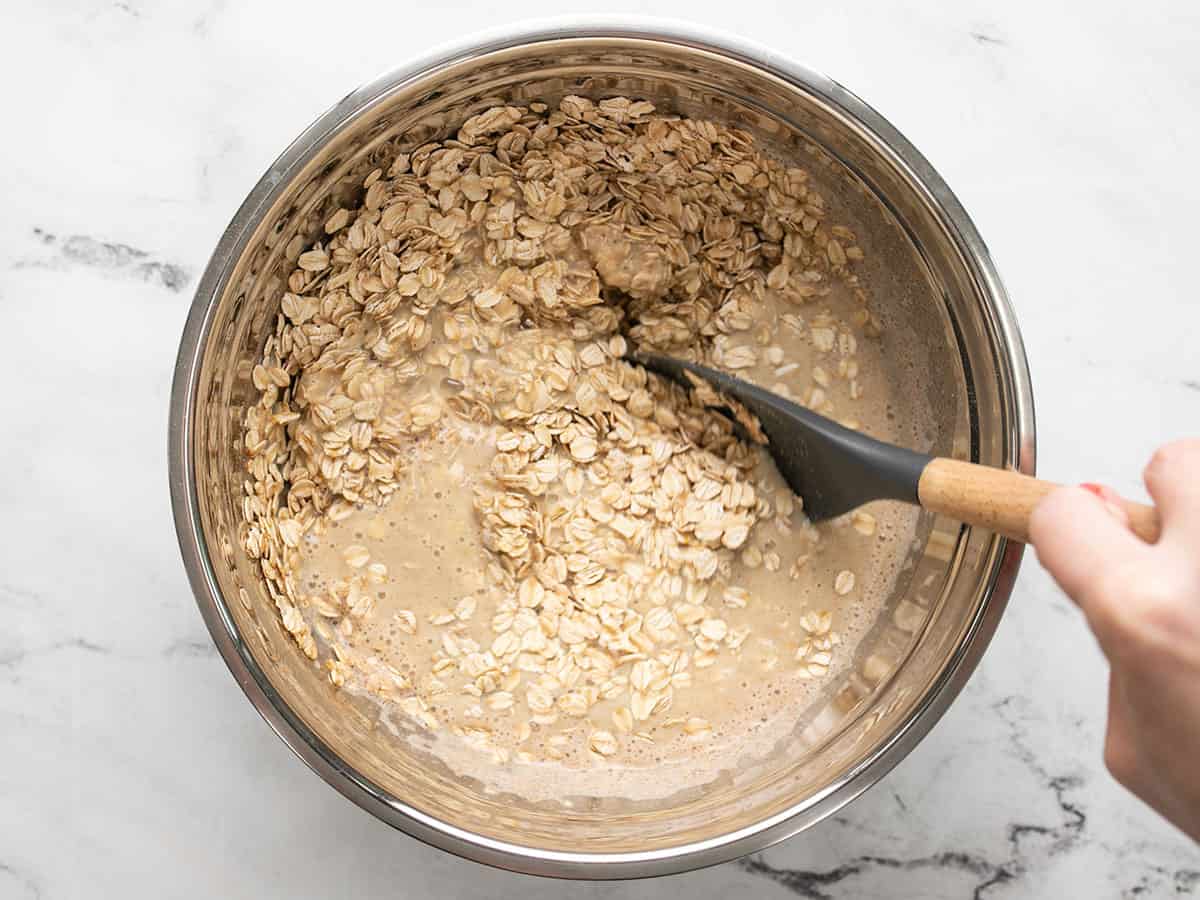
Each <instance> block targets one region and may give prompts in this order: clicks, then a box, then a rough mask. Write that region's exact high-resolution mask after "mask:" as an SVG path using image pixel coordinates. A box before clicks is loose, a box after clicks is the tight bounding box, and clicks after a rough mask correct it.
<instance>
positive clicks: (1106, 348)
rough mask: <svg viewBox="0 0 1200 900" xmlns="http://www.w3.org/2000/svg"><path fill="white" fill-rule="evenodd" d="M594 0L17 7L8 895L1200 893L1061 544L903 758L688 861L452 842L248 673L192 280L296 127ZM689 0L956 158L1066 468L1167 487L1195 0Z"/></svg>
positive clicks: (7, 66) (8, 466)
mask: <svg viewBox="0 0 1200 900" xmlns="http://www.w3.org/2000/svg"><path fill="white" fill-rule="evenodd" d="M587 9H588V6H587V5H586V4H583V3H578V2H574V0H565V2H560V3H557V4H549V3H545V2H540V0H538V2H518V3H514V4H507V5H504V6H498V5H491V4H483V3H471V2H464V0H444V2H441V3H438V4H433V5H429V6H427V7H414V6H412V5H397V4H389V3H383V2H380V0H370V2H365V0H364V2H358V0H345V2H342V3H339V4H333V5H331V4H318V3H315V2H293V3H286V4H285V3H271V2H266V0H254V2H238V3H230V2H225V0H206V2H174V3H159V2H151V0H124V2H117V3H112V2H107V0H61V2H58V3H54V4H26V5H22V6H20V7H19V8H17V9H15V10H14V11H12V12H10V13H6V20H7V21H6V24H5V27H4V29H3V36H2V37H0V41H2V42H3V44H2V46H3V50H4V52H3V53H0V74H2V75H3V76H4V83H5V84H6V85H7V86H8V90H7V91H6V101H7V102H6V114H7V119H8V123H9V128H8V129H6V132H7V134H6V138H5V140H4V141H3V142H0V197H2V198H3V199H4V201H5V207H6V208H5V213H6V214H5V215H4V216H2V217H0V235H2V237H3V240H0V310H2V313H3V318H2V319H0V321H2V322H3V325H4V329H3V334H4V337H5V338H6V340H5V342H4V350H3V352H2V353H0V383H3V385H4V386H5V390H4V391H2V392H0V422H3V423H4V424H3V428H2V429H0V431H2V434H3V440H0V473H2V474H0V507H2V508H3V509H4V510H5V517H4V523H3V525H0V622H2V623H3V624H2V625H0V898H3V900H9V898H13V900H26V898H39V900H58V898H76V897H114V896H125V897H133V898H142V897H145V898H162V897H203V896H219V897H224V898H261V897H274V896H279V897H331V896H332V897H341V896H355V897H364V898H366V897H389V898H390V897H425V896H439V897H455V898H458V897H462V898H480V900H483V898H488V900H493V898H510V897H511V898H518V897H519V898H522V900H525V898H529V900H537V898H550V897H563V896H572V897H585V898H587V897H594V898H640V897H645V898H655V897H667V896H671V895H676V894H680V893H682V892H686V893H687V894H688V895H691V896H696V897H704V898H709V897H711V898H717V897H728V896H736V895H750V896H761V897H780V898H786V897H799V898H810V900H843V898H845V900H849V898H854V900H864V898H891V897H922V898H987V900H997V898H1032V897H1053V898H1057V897H1125V898H1134V897H1155V898H1157V897H1187V896H1200V850H1198V849H1197V848H1196V847H1195V845H1193V844H1191V843H1190V842H1188V841H1186V840H1185V839H1184V838H1183V837H1181V836H1180V835H1179V834H1178V833H1177V832H1175V831H1174V830H1173V829H1171V828H1170V827H1169V826H1167V825H1165V824H1163V823H1162V822H1161V821H1159V820H1158V819H1157V818H1156V817H1155V816H1154V815H1153V814H1152V813H1150V812H1149V811H1148V810H1147V809H1145V808H1144V807H1143V806H1142V805H1141V804H1140V803H1139V802H1138V801H1136V800H1135V799H1133V798H1132V797H1131V796H1129V795H1128V794H1126V793H1125V792H1124V791H1123V790H1122V789H1120V788H1119V787H1118V786H1116V785H1115V784H1114V783H1113V782H1112V780H1111V779H1110V778H1109V777H1108V775H1107V774H1106V773H1105V771H1104V768H1103V765H1102V764H1101V761H1100V747H1101V742H1102V737H1103V729H1104V718H1103V716H1104V697H1105V690H1106V670H1105V667H1104V664H1103V660H1102V658H1101V656H1100V655H1099V653H1098V651H1097V650H1096V647H1095V643H1094V641H1093V640H1092V639H1091V637H1090V636H1089V635H1088V634H1087V632H1086V631H1085V630H1084V628H1083V626H1082V623H1081V622H1080V620H1079V617H1078V615H1077V614H1076V612H1075V610H1074V608H1073V607H1072V606H1071V605H1070V603H1069V602H1068V601H1066V600H1065V599H1064V598H1063V597H1062V596H1061V595H1060V594H1059V593H1058V592H1057V591H1056V589H1055V588H1054V586H1053V584H1052V583H1051V582H1050V581H1049V579H1048V578H1047V577H1046V575H1045V574H1044V573H1042V572H1041V571H1040V570H1039V569H1038V568H1037V566H1036V562H1035V561H1034V560H1033V559H1032V557H1030V558H1029V559H1028V560H1027V562H1026V567H1025V569H1024V570H1023V572H1022V574H1021V577H1020V579H1019V581H1018V584H1017V588H1016V591H1015V593H1014V596H1013V600H1012V603H1011V605H1010V611H1009V613H1008V615H1007V616H1006V618H1005V620H1004V622H1003V623H1002V625H1001V627H1000V630H999V633H998V634H997V636H996V639H995V641H994V642H993V644H992V646H991V648H990V650H989V651H988V653H987V656H986V657H985V659H984V661H983V663H982V665H981V666H980V668H979V670H978V672H977V673H976V675H975V677H974V678H973V679H972V681H971V682H970V684H969V685H968V687H967V689H966V690H965V692H964V693H963V695H962V697H961V698H960V700H959V701H958V702H957V703H956V704H955V705H954V707H953V708H952V709H951V710H950V712H949V713H948V714H947V715H946V717H945V718H944V720H943V721H942V722H941V724H939V725H938V726H937V727H936V728H935V729H934V731H933V732H932V734H931V735H930V736H929V737H928V738H927V739H926V740H925V741H924V742H923V743H922V744H921V745H920V746H919V747H918V748H917V750H916V751H915V752H913V753H912V755H911V756H910V757H909V758H908V759H906V760H905V761H904V762H903V763H902V764H901V765H900V766H899V767H898V768H897V769H896V770H895V771H894V772H893V773H892V774H891V775H889V776H888V777H887V778H885V779H884V780H883V781H882V782H881V783H880V784H879V785H878V786H877V787H875V788H874V789H872V790H871V791H869V792H868V793H867V794H866V795H864V796H863V797H862V798H861V799H859V800H858V801H857V802H855V803H854V804H852V805H851V806H850V807H848V808H847V809H845V810H844V811H843V812H842V813H841V814H840V815H838V816H836V817H835V818H833V819H831V820H829V821H827V822H826V823H824V824H822V825H821V826H819V827H817V828H814V829H812V830H810V831H809V832H806V833H805V834H803V835H801V836H799V837H797V838H795V839H793V840H790V841H787V842H785V843H783V844H781V845H779V846H777V847H775V848H773V849H771V850H770V851H768V852H766V853H763V854H760V855H758V856H756V857H753V858H750V859H745V860H742V861H740V862H737V863H731V864H728V865H725V866H722V867H719V868H716V869H713V870H710V871H705V872H699V873H692V874H688V875H682V876H677V877H675V878H671V879H662V880H658V881H646V882H624V883H613V884H566V883H562V882H550V881H539V880H537V879H532V878H528V877H524V876H517V875H511V874H507V873H502V872H497V871H493V870H489V869H485V868H483V867H481V866H478V865H474V864H471V863H467V862H463V861H460V860H457V859H454V858H452V857H450V856H447V855H446V854H443V853H441V852H438V851H435V850H431V849H429V848H427V847H424V846H422V845H421V844H419V843H417V842H415V841H413V840H410V839H408V838H406V837H404V836H403V835H400V834H399V833H396V832H393V831H392V830H390V829H388V828H386V827H385V826H383V825H381V824H380V823H378V822H376V821H375V820H374V819H372V818H371V817H369V816H368V815H366V814H365V813H362V812H360V811H359V810H358V809H357V808H355V807H353V806H352V805H350V804H349V803H348V802H347V801H345V800H343V799H342V798H341V797H340V796H338V795H337V794H336V793H335V792H334V791H332V790H331V789H330V788H328V787H326V786H325V785H324V784H323V783H322V782H321V781H320V780H319V779H317V778H316V777H315V776H313V775H311V774H310V773H309V772H308V771H307V770H306V769H305V768H304V767H303V766H302V765H301V764H300V763H299V762H298V761H297V760H295V759H294V758H293V757H292V756H291V755H290V754H289V752H288V751H287V750H286V749H285V748H284V746H283V745H282V744H281V743H280V742H279V741H278V740H277V739H276V738H275V737H274V736H273V735H272V734H271V733H270V731H269V729H268V728H267V727H266V726H265V725H264V724H263V723H262V722H261V721H260V720H259V719H258V717H257V715H256V714H255V713H254V712H253V711H252V710H251V708H250V707H249V705H248V704H247V703H246V702H245V700H244V698H243V697H242V695H241V693H240V691H239V690H238V688H237V686H236V685H235V684H234V682H233V680H232V679H231V678H230V677H229V675H228V673H227V671H226V670H225V668H224V665H223V664H222V663H221V661H220V660H219V658H217V656H216V654H215V653H214V651H213V650H212V647H211V644H210V643H209V640H208V636H207V634H206V633H205V631H204V628H203V626H202V624H201V622H200V618H199V615H198V614H197V612H196V610H195V608H194V605H193V602H192V598H191V594H190V592H189V589H188V587H187V584H186V582H185V579H184V575H183V571H182V566H181V565H180V562H179V559H178V552H177V550H176V546H175V540H174V534H173V531H172V526H171V519H170V509H169V503H168V498H167V480H166V471H165V435H166V410H167V396H168V393H169V385H170V375H171V370H172V365H173V362H174V356H175V349H176V342H177V339H178V335H179V332H180V330H181V328H182V324H183V320H184V317H185V315H186V310H187V307H188V304H189V302H190V291H191V288H192V286H193V284H194V279H195V278H196V276H197V275H198V273H199V272H200V271H201V270H202V269H203V266H204V264H205V261H206V259H207V256H208V253H209V252H210V250H211V248H212V247H213V245H214V244H215V242H216V240H217V238H218V237H219V235H220V233H221V230H222V229H223V228H224V226H225V224H226V222H227V221H228V219H229V217H230V216H231V215H232V213H233V211H234V209H236V207H237V205H238V204H239V203H240V202H241V199H242V198H243V196H244V195H245V193H246V191H247V190H248V189H249V188H250V186H251V185H252V184H253V183H254V181H255V180H256V179H257V178H258V176H259V175H260V174H261V172H262V171H263V170H264V169H265V168H266V166H267V164H268V163H269V162H270V161H271V159H272V158H273V157H274V156H275V154H276V153H277V152H278V151H279V150H280V149H281V148H282V147H283V146H285V145H286V143H287V142H288V141H289V140H291V138H292V137H294V136H295V134H296V133H298V132H299V130H300V129H301V128H302V127H303V126H304V125H306V124H307V123H308V122H309V121H310V120H311V119H312V118H313V117H314V116H315V115H316V114H317V113H319V112H320V111H321V110H322V109H323V108H325V107H326V106H328V105H330V104H331V103H333V102H334V101H336V100H337V99H338V98H339V97H341V96H342V95H343V94H344V93H345V92H346V91H347V90H349V89H350V88H351V87H352V86H354V85H355V84H357V83H359V82H361V81H362V80H364V79H366V78H368V77H370V76H371V75H373V74H374V73H376V72H378V71H380V70H382V69H384V68H387V67H389V66H391V65H394V64H398V63H400V62H403V61H404V60H405V59H407V58H409V57H410V56H411V55H412V54H414V53H416V52H419V51H421V50H424V49H425V48H426V47H428V46H429V45H430V44H432V43H436V42H439V41H443V40H447V39H450V38H454V37H458V36H459V35H460V33H461V32H462V30H463V29H464V27H468V26H469V27H470V28H474V27H487V26H493V25H497V24H501V23H503V22H504V21H507V20H511V19H514V18H519V17H527V16H536V15H544V14H547V13H567V12H585V11H587ZM606 11H608V12H618V13H619V12H621V11H630V12H642V11H645V7H644V5H642V4H637V3H633V2H629V0H614V2H610V3H608V4H607V5H606ZM655 11H656V12H658V13H660V14H663V15H673V16H677V17H682V18H690V19H693V20H697V21H699V22H702V23H704V24H708V25H711V26H716V27H719V28H729V29H731V30H733V31H737V32H739V33H742V34H744V35H746V36H748V37H751V38H754V39H757V40H759V41H761V42H764V43H767V44H769V45H771V46H773V47H775V48H777V49H779V50H781V51H784V52H787V53H789V54H791V55H793V56H795V57H796V58H798V59H801V60H803V61H805V62H807V63H808V64H810V65H812V66H814V67H816V68H820V69H823V70H825V71H827V72H830V73H831V74H833V75H834V76H835V77H837V78H838V79H839V80H841V81H843V82H844V83H845V84H847V85H849V86H850V87H851V88H852V89H854V90H855V91H856V92H858V93H859V94H860V95H862V96H863V97H865V98H866V99H867V100H868V102H870V103H872V104H873V105H875V106H876V107H877V108H879V109H880V110H881V111H882V112H883V113H884V114H885V115H887V116H888V117H889V118H890V119H891V120H892V121H893V122H894V123H895V124H896V125H897V126H898V127H899V128H900V129H901V130H902V131H904V132H905V133H906V134H907V135H908V136H909V138H910V139H912V140H913V141H914V143H916V144H917V146H918V147H920V148H921V149H922V150H923V151H924V152H925V153H926V154H927V155H928V156H929V157H930V159H931V160H932V161H933V162H934V164H935V165H936V166H937V167H938V168H939V169H940V170H941V172H942V174H943V175H944V176H945V177H946V179H947V180H948V181H949V183H950V184H951V185H952V186H953V187H954V189H955V191H956V192H957V193H958V194H959V197H960V198H961V199H962V200H963V202H964V203H965V205H966V206H967V208H968V209H969V210H970V211H971V213H972V215H973V216H974V218H975V219H976V222H977V224H978V225H979V228H980V230H981V231H982V233H983V235H984V237H985V239H986V240H987V241H988V242H989V245H990V247H991V249H992V251H993V253H994V254H995V256H996V258H997V261H998V264H999V266H1000V269H1001V272H1002V274H1003V275H1004V277H1005V279H1006V282H1007V284H1008V287H1009V290H1010V291H1011V293H1012V295H1013V297H1014V301H1015V304H1016V306H1017V311H1018V315H1019V317H1020V322H1021V325H1022V328H1023V331H1024V335H1025V339H1026V342H1027V346H1028V350H1029V355H1030V360H1031V366H1032V370H1033V376H1034V385H1035V392H1036V397H1037V403H1038V414H1039V423H1038V424H1039V436H1040V442H1041V447H1040V454H1039V455H1040V469H1041V471H1042V473H1044V474H1045V475H1047V476H1049V477H1057V478H1062V479H1066V480H1072V479H1080V478H1083V477H1085V476H1086V477H1087V478H1088V479H1090V480H1099V481H1106V482H1108V483H1110V484H1113V485H1114V486H1115V487H1117V488H1118V489H1120V490H1123V491H1126V492H1128V493H1131V494H1135V495H1136V494H1138V493H1139V491H1140V488H1139V472H1140V469H1141V465H1142V463H1143V462H1144V460H1145V459H1146V458H1147V456H1148V455H1149V453H1150V451H1151V450H1152V449H1153V447H1154V446H1155V445H1157V444H1158V443H1161V442H1162V441H1164V440H1166V439H1168V438H1170V437H1172V436H1177V435H1181V434H1184V433H1187V432H1190V433H1192V434H1195V433H1196V431H1197V423H1200V352H1197V350H1196V346H1195V340H1196V335H1197V334H1198V333H1200V304H1198V303H1197V298H1196V291H1195V287H1194V275H1193V271H1194V259H1195V256H1196V253H1195V250H1194V243H1195V219H1194V211H1195V209H1197V208H1198V207H1200V182H1197V181H1196V179H1195V178H1194V177H1192V176H1191V175H1190V172H1191V170H1192V168H1193V166H1194V164H1193V162H1192V157H1193V155H1194V153H1195V147H1196V146H1197V145H1200V114H1198V113H1197V110H1198V109H1200V54H1197V53H1196V52H1195V48H1196V47H1197V46H1200V11H1198V10H1197V7H1196V6H1195V5H1194V4H1188V3H1184V2H1182V0H1181V2H1170V0H1145V2H1142V3H1139V4H1136V5H1135V6H1129V5H1127V4H1121V3H1117V2H1114V0H1101V2H1097V3H1092V4H1087V5H1086V6H1085V5H1083V4H1078V3H1055V2H1048V0H1042V2H1027V0H1020V2H1017V0H1014V2H1009V3H1004V4H1000V3H984V2H980V0H965V2H961V3H957V4H944V3H940V2H937V0H906V2H899V3H894V2H893V3H881V2H880V3H866V2H864V3H857V4H824V5H821V6H814V5H811V4H790V5H787V6H784V5H776V4H771V3H767V2H761V0H747V2H743V3H738V4H718V3H712V2H692V3H684V2H682V0H669V2H665V3H662V4H660V5H659V6H658V7H656V9H655Z"/></svg>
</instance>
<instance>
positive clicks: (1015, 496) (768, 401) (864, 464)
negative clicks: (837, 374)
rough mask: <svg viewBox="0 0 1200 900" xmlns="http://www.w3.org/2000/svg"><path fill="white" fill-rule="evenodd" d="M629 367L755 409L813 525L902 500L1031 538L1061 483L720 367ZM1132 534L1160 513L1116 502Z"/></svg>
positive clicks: (1150, 526)
mask: <svg viewBox="0 0 1200 900" xmlns="http://www.w3.org/2000/svg"><path fill="white" fill-rule="evenodd" d="M627 358H628V359H629V361H630V362H633V363H635V364H637V365H641V366H645V367H646V368H647V369H649V370H650V371H652V372H657V373H658V374H659V375H663V376H665V377H668V378H670V379H672V380H673V381H677V382H679V383H680V384H682V385H683V386H684V387H694V384H693V383H692V381H691V380H690V379H689V378H688V376H687V375H686V374H685V373H686V372H691V373H692V375H694V376H697V377H699V378H702V379H704V380H705V381H707V382H708V383H709V384H711V385H712V386H713V387H714V388H715V389H716V390H718V391H720V392H721V393H722V394H724V395H725V396H726V397H729V398H732V399H733V400H736V401H737V402H738V403H741V404H742V405H743V406H745V407H746V409H748V410H749V411H750V412H752V413H753V414H754V415H755V416H756V417H757V418H758V420H759V423H760V424H761V425H762V431H763V434H765V435H766V437H767V441H768V444H767V449H768V450H769V451H770V453H771V456H772V458H773V459H774V460H775V465H776V466H777V467H778V468H779V473H780V474H781V475H782V476H783V478H784V480H785V481H786V482H787V483H788V485H789V486H790V487H791V488H792V490H793V491H794V492H795V493H796V494H797V496H799V497H801V498H802V499H803V501H804V511H805V513H806V514H807V515H808V517H809V518H810V519H811V520H813V521H821V520H823V519H830V518H833V517H834V516H839V515H841V514H842V513H845V512H849V511H850V510H852V509H854V508H856V507H858V506H861V505H862V504H864V503H867V502H869V501H871V500H884V499H888V500H902V501H904V502H905V503H916V504H918V505H919V506H921V507H923V508H925V509H927V510H929V511H931V512H935V513H941V514H943V515H946V516H949V517H951V518H952V519H956V520H958V521H960V522H965V523H966V524H968V525H977V526H979V527H981V528H986V529H988V530H989V531H994V532H997V533H998V534H1002V535H1004V536H1005V537H1007V538H1012V539H1013V540H1016V541H1028V540H1029V516H1030V514H1031V513H1032V512H1033V508H1034V507H1035V506H1036V505H1037V503H1038V501H1039V500H1041V499H1042V497H1044V496H1045V495H1046V494H1048V493H1049V492H1050V491H1052V490H1054V488H1056V487H1058V485H1057V484H1055V483H1054V482H1051V481H1042V480H1041V479H1038V478H1031V477H1030V476H1028V475H1022V474H1021V473H1020V472H1013V471H1009V470H1007V469H996V468H992V467H990V466H981V465H977V464H975V463H968V462H961V461H959V460H956V459H946V458H944V457H933V456H927V455H925V454H923V453H916V452H914V451H912V450H906V449H905V448H903V447H896V446H894V445H892V444H887V443H884V442H883V441H879V440H876V439H875V438H872V437H869V436H867V435H865V434H860V433H859V432H857V431H854V430H853V429H850V428H846V427H844V426H842V425H839V424H838V423H837V422H834V421H833V420H832V419H828V418H826V417H825V416H822V415H818V414H817V413H815V412H813V411H812V410H811V409H806V408H805V407H803V406H800V405H799V404H797V403H794V402H793V401H791V400H789V399H787V398H786V397H781V396H780V395H778V394H773V393H771V392H770V391H766V390H763V389H762V388H760V387H756V386H755V385H752V384H750V383H749V382H746V381H742V380H741V379H740V378H734V377H733V376H731V375H726V374H725V373H723V372H718V371H717V370H716V369H712V368H709V367H708V366H702V365H699V364H697V363H692V362H686V361H684V360H680V359H675V358H674V357H670V356H662V355H659V354H656V353H642V352H631V353H629V354H628V355H627ZM1118 502H1119V503H1120V504H1121V505H1122V506H1123V507H1124V509H1125V512H1126V514H1127V515H1128V516H1129V528H1130V530H1131V531H1133V532H1134V533H1135V534H1136V535H1137V536H1138V537H1140V538H1141V539H1142V540H1144V541H1147V542H1149V543H1154V542H1155V541H1156V540H1158V534H1159V521H1158V512H1157V510H1155V508H1154V507H1153V506H1146V505H1144V504H1141V503H1134V502H1132V501H1129V500H1119V501H1118Z"/></svg>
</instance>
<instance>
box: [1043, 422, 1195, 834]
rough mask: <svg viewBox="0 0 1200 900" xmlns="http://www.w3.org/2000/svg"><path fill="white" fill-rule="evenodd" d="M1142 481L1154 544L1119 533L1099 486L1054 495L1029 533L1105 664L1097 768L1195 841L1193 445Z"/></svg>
mask: <svg viewBox="0 0 1200 900" xmlns="http://www.w3.org/2000/svg"><path fill="white" fill-rule="evenodd" d="M1144 477H1145V481H1146V488H1147V489H1148V490H1149V492H1150V495H1151V496H1152V497H1153V498H1154V502H1155V504H1156V505H1157V506H1158V510H1159V515H1160V517H1161V520H1162V536H1161V537H1160V538H1159V540H1158V542H1157V543H1156V544H1153V545H1151V544H1146V543H1143V542H1142V541H1140V540H1139V539H1138V538H1136V537H1135V536H1134V535H1133V534H1132V533H1131V532H1129V531H1128V530H1127V529H1126V528H1125V523H1126V522H1127V520H1126V519H1125V517H1124V513H1123V512H1122V511H1121V510H1120V508H1119V507H1117V506H1115V505H1114V504H1112V503H1111V502H1109V500H1108V499H1106V498H1111V497H1115V495H1114V494H1112V493H1111V492H1107V491H1106V490H1104V489H1099V490H1096V491H1094V492H1093V491H1089V490H1088V489H1085V488H1074V487H1071V488H1061V489H1059V490H1057V491H1055V492H1054V493H1052V494H1050V495H1049V496H1047V497H1046V498H1045V499H1044V500H1043V501H1042V502H1041V503H1040V504H1039V505H1038V507H1037V508H1036V509H1035V510H1034V513H1033V517H1032V518H1031V520H1030V523H1029V532H1030V538H1031V542H1032V543H1033V545H1034V547H1035V548H1036V549H1037V555H1038V559H1039V560H1040V561H1041V563H1042V565H1043V566H1045V567H1046V569H1047V570H1048V571H1049V572H1050V574H1051V575H1053V576H1054V579H1055V580H1056V581H1057V582H1058V583H1059V585H1060V586H1061V587H1062V589H1063V590H1064V591H1066V593H1067V594H1068V595H1069V596H1070V597H1071V598H1072V599H1073V600H1074V601H1075V602H1076V603H1078V604H1079V607H1080V608H1081V609H1082V610H1083V613H1084V615H1085V616H1087V620H1088V624H1089V625H1090V626H1091V628H1092V631H1093V632H1094V633H1095V635H1096V638H1097V639H1098V640H1099V642H1100V648H1101V649H1102V650H1103V651H1104V655H1105V656H1107V657H1108V661H1109V665H1110V673H1109V690H1108V733H1107V736H1106V738H1105V744H1104V762H1105V764H1106V765H1107V766H1108V769H1109V771H1110V772H1112V774H1113V776H1114V777H1115V778H1116V779H1117V781H1119V782H1120V783H1121V784H1123V785H1124V786H1125V787H1127V788H1128V789H1129V790H1131V791H1132V792H1133V793H1134V794H1136V795H1137V796H1138V797H1140V798H1142V799H1143V800H1144V801H1146V803H1148V804H1150V806H1152V807H1154V808H1155V809H1156V810H1158V812H1160V813H1161V814H1162V815H1163V816H1165V817H1166V818H1167V819H1168V820H1170V821H1171V822H1173V823H1174V824H1175V825H1177V826H1178V827H1179V828H1181V829H1183V831H1185V832H1186V833H1187V834H1188V835H1190V836H1191V837H1192V838H1193V839H1194V840H1197V841H1200V440H1186V441H1178V442H1176V443H1173V444H1168V445H1166V446H1165V447H1162V448H1160V449H1159V450H1158V452H1156V453H1155V454H1154V457H1153V458H1152V459H1151V460H1150V464H1149V465H1148V466H1147V467H1146V471H1145V474H1144Z"/></svg>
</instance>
